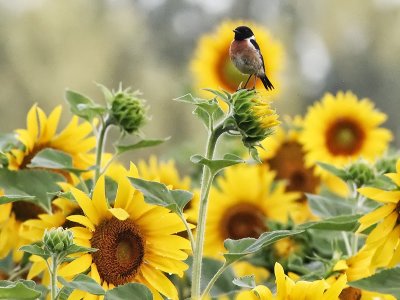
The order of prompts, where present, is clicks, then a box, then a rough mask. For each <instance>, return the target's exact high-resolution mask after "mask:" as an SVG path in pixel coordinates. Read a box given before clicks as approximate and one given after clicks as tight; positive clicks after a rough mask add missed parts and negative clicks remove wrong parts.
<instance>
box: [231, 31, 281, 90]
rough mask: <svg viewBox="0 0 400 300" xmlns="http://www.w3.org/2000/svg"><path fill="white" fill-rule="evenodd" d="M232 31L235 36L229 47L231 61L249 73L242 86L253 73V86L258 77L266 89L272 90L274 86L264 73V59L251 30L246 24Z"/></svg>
mask: <svg viewBox="0 0 400 300" xmlns="http://www.w3.org/2000/svg"><path fill="white" fill-rule="evenodd" d="M233 32H234V33H235V38H234V40H233V41H232V43H231V46H230V47H229V56H230V58H231V61H232V62H233V64H234V65H235V67H236V68H237V69H238V70H239V71H240V72H242V73H243V74H250V76H249V78H248V79H247V81H246V83H245V85H244V88H246V85H247V83H248V82H249V80H250V78H251V77H252V76H253V75H254V76H255V78H254V86H255V82H256V80H257V77H258V78H260V79H261V81H262V83H263V84H264V86H265V88H266V89H267V90H272V89H273V88H274V86H273V85H272V83H271V81H269V79H268V77H267V75H266V74H265V66H264V59H263V56H262V55H261V51H260V47H259V46H258V44H257V42H256V38H255V36H254V33H253V31H251V29H250V28H249V27H247V26H239V27H237V28H236V29H234V30H233Z"/></svg>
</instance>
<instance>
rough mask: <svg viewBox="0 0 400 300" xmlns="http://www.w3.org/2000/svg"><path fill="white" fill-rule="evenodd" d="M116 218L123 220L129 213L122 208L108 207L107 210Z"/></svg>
mask: <svg viewBox="0 0 400 300" xmlns="http://www.w3.org/2000/svg"><path fill="white" fill-rule="evenodd" d="M108 211H109V212H110V213H111V214H112V215H113V216H114V217H116V218H117V219H118V220H121V221H124V220H126V219H128V218H129V213H128V212H127V211H126V210H125V209H122V208H110V209H109V210H108Z"/></svg>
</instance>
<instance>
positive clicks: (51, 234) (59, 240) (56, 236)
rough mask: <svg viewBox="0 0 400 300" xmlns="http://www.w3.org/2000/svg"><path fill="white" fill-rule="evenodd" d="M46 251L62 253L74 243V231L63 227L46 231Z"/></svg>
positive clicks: (44, 238) (44, 239)
mask: <svg viewBox="0 0 400 300" xmlns="http://www.w3.org/2000/svg"><path fill="white" fill-rule="evenodd" d="M43 243H44V246H45V249H46V250H48V251H49V252H51V253H60V252H63V251H65V250H66V249H68V247H70V246H71V245H72V244H73V243H74V236H73V234H72V231H70V230H68V229H64V228H62V227H58V228H52V229H50V230H47V229H46V230H45V232H44V236H43Z"/></svg>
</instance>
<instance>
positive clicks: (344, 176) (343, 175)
mask: <svg viewBox="0 0 400 300" xmlns="http://www.w3.org/2000/svg"><path fill="white" fill-rule="evenodd" d="M317 164H318V165H319V166H320V167H321V168H322V169H324V170H325V171H328V172H329V173H331V174H333V175H335V176H337V177H339V178H340V179H342V180H344V181H346V180H347V177H348V176H347V172H346V171H344V170H342V169H338V168H336V167H335V166H333V165H330V164H327V163H324V162H317Z"/></svg>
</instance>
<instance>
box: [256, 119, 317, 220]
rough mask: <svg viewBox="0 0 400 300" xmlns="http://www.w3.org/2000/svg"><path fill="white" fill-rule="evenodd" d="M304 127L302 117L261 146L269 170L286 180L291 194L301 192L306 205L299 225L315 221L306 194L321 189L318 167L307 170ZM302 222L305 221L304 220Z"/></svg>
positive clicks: (280, 178) (263, 159) (262, 159)
mask: <svg viewBox="0 0 400 300" xmlns="http://www.w3.org/2000/svg"><path fill="white" fill-rule="evenodd" d="M302 126H303V120H302V119H301V117H300V116H296V117H295V118H293V119H288V121H287V122H286V123H285V124H284V125H282V126H279V127H277V129H276V131H275V133H274V134H273V135H271V136H269V137H267V138H266V139H265V140H264V141H262V142H261V146H262V148H261V149H260V150H259V155H260V159H261V161H262V162H263V164H265V165H266V167H267V168H268V169H271V170H273V171H275V172H276V179H278V180H284V181H285V182H286V184H287V186H286V189H287V190H288V191H296V192H301V193H302V196H301V198H300V199H299V201H300V202H301V203H302V205H301V208H302V209H300V210H299V214H298V218H296V217H295V219H296V221H304V220H306V219H308V218H310V217H311V215H312V214H311V211H310V209H309V207H308V204H307V201H306V195H305V194H306V193H310V194H316V193H317V192H318V190H319V187H320V181H321V180H320V177H319V176H318V175H317V174H316V172H315V166H314V165H313V166H306V163H305V158H304V156H305V152H304V150H303V145H302V143H301V142H300V139H299V135H300V131H301V129H302ZM300 219H302V220H300Z"/></svg>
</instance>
